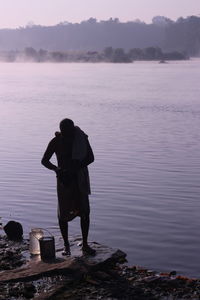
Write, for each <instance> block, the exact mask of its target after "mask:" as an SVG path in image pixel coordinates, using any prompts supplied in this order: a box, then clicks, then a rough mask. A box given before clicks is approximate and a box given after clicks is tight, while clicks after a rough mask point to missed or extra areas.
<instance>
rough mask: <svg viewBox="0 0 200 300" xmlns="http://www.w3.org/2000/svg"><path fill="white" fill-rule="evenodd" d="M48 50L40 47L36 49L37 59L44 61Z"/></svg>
mask: <svg viewBox="0 0 200 300" xmlns="http://www.w3.org/2000/svg"><path fill="white" fill-rule="evenodd" d="M47 55H48V51H46V50H43V49H40V50H39V51H38V60H39V61H46V60H47Z"/></svg>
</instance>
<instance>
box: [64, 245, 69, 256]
mask: <svg viewBox="0 0 200 300" xmlns="http://www.w3.org/2000/svg"><path fill="white" fill-rule="evenodd" d="M62 255H64V256H70V255H71V251H70V245H69V244H65V246H64V250H63V252H62Z"/></svg>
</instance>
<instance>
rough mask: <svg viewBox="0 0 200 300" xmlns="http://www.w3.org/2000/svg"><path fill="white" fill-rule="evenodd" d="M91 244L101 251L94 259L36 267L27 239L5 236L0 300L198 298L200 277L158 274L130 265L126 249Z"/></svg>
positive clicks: (0, 254) (0, 258) (0, 260)
mask: <svg viewBox="0 0 200 300" xmlns="http://www.w3.org/2000/svg"><path fill="white" fill-rule="evenodd" d="M92 246H93V247H95V248H96V250H97V255H96V257H93V258H90V257H84V256H78V257H71V258H69V257H67V258H64V259H62V260H60V261H59V260H58V261H55V262H53V263H52V262H51V263H43V262H39V263H38V265H36V264H37V262H34V261H31V259H30V257H29V254H28V240H24V241H22V242H21V243H15V242H11V241H8V240H7V238H6V237H5V236H1V237H0V270H1V271H0V299H10V300H11V299H12V300H15V299H20V300H22V299H35V300H39V299H40V300H44V299H52V300H61V299H148V300H151V299H152V300H153V299H155V300H156V299H163V300H164V299H199V297H200V280H199V279H191V278H187V277H183V276H180V275H177V274H176V272H175V271H172V272H170V273H158V272H156V271H152V270H147V269H144V268H141V267H138V266H128V265H126V264H125V257H126V254H125V253H123V252H122V251H120V250H113V249H111V248H108V247H106V246H102V245H100V244H97V243H96V244H93V245H92ZM58 262H59V263H58ZM58 265H59V267H58ZM54 266H55V267H54ZM35 269H37V270H38V271H37V272H35Z"/></svg>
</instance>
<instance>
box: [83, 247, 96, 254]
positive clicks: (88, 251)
mask: <svg viewBox="0 0 200 300" xmlns="http://www.w3.org/2000/svg"><path fill="white" fill-rule="evenodd" d="M82 251H83V254H87V255H95V254H96V250H94V249H92V248H91V247H90V246H89V245H84V246H83V247H82Z"/></svg>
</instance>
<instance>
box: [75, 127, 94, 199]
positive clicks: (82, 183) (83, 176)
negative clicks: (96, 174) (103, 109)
mask: <svg viewBox="0 0 200 300" xmlns="http://www.w3.org/2000/svg"><path fill="white" fill-rule="evenodd" d="M87 151H88V141H87V135H86V134H85V133H84V132H83V131H82V130H81V129H80V128H79V127H78V126H75V137H74V142H73V147H72V159H76V160H79V161H80V162H81V161H82V160H84V159H85V158H86V156H87ZM77 176H78V186H79V189H80V192H81V193H82V194H87V195H89V194H90V193H91V189H90V178H89V172H88V168H87V167H84V168H81V169H80V170H79V171H78V174H77Z"/></svg>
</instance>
